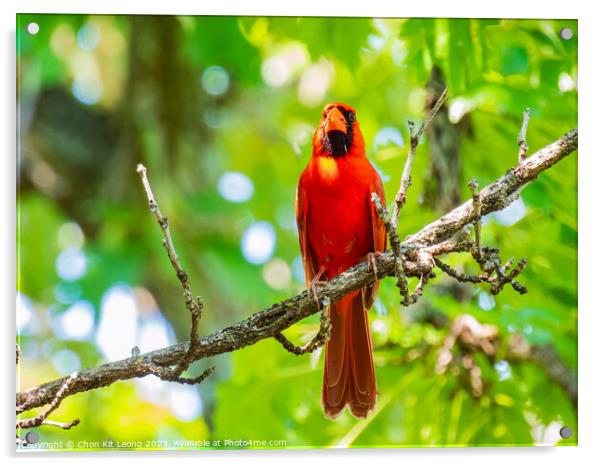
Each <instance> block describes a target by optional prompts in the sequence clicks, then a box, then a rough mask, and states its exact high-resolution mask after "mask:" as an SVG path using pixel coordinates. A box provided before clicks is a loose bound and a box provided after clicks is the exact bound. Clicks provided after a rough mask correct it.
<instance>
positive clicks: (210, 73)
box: [201, 66, 230, 95]
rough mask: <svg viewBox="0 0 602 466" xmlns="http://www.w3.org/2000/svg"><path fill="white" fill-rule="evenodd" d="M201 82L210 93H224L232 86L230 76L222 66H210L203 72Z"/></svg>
mask: <svg viewBox="0 0 602 466" xmlns="http://www.w3.org/2000/svg"><path fill="white" fill-rule="evenodd" d="M201 83H202V85H203V89H205V92H207V93H208V94H211V95H222V94H224V93H225V92H226V91H227V90H228V87H230V76H229V75H228V72H227V71H226V70H225V69H224V68H222V67H221V66H210V67H209V68H207V69H206V70H205V71H204V72H203V76H202V77H201Z"/></svg>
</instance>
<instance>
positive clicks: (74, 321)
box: [52, 301, 94, 340]
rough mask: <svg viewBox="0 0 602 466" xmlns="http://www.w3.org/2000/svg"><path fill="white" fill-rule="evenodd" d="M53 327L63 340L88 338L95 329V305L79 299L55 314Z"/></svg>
mask: <svg viewBox="0 0 602 466" xmlns="http://www.w3.org/2000/svg"><path fill="white" fill-rule="evenodd" d="M52 327H53V329H54V333H55V334H56V336H57V337H59V338H61V339H63V340H87V339H88V338H90V336H91V334H92V331H93V329H94V306H93V305H92V303H90V302H89V301H77V302H75V303H73V304H72V305H71V306H69V308H67V310H66V311H65V312H63V313H60V314H57V315H55V317H54V318H53V320H52Z"/></svg>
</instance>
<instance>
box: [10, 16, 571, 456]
mask: <svg viewBox="0 0 602 466" xmlns="http://www.w3.org/2000/svg"><path fill="white" fill-rule="evenodd" d="M32 22H35V23H37V24H38V25H39V32H38V33H37V34H35V35H32V34H30V33H28V32H27V27H28V25H29V24H30V23H32ZM563 30H564V31H563ZM561 31H563V33H561ZM567 31H570V32H571V33H572V34H567ZM569 35H570V37H569ZM17 54H18V96H17V97H18V110H19V115H18V116H19V134H18V143H19V146H18V148H19V154H18V155H19V158H18V174H17V175H18V199H17V207H18V232H17V245H18V283H17V290H18V297H19V298H20V299H19V302H18V306H17V309H18V312H17V321H18V327H19V325H20V328H18V329H17V331H18V341H19V342H20V344H21V346H22V351H23V358H22V362H21V366H20V373H19V389H20V390H23V389H26V388H28V387H30V386H34V385H37V384H40V383H42V382H46V381H48V380H52V379H54V378H57V377H60V376H64V375H66V374H69V373H71V372H72V371H74V370H78V369H80V368H84V367H92V366H94V365H97V364H100V363H103V362H106V361H107V360H109V359H111V358H113V359H121V358H125V357H128V356H129V355H130V354H129V351H130V349H131V347H133V346H134V345H138V346H139V347H140V348H141V349H142V350H143V351H145V350H146V349H149V348H152V347H160V346H162V345H163V343H164V344H168V343H175V342H176V341H179V340H183V339H185V338H187V333H188V325H189V319H188V314H187V311H186V309H185V308H184V306H183V302H182V299H181V290H180V287H179V283H178V282H177V279H176V277H175V275H174V273H173V271H172V269H171V268H170V264H169V262H168V260H167V258H166V255H165V251H164V250H163V248H162V247H161V244H160V238H161V233H160V230H159V228H158V226H157V225H156V223H155V222H154V219H153V218H152V216H151V215H150V213H149V212H148V209H147V206H146V200H145V196H144V192H143V190H142V188H141V185H140V181H139V178H138V176H137V174H136V171H135V167H136V164H137V163H139V162H142V163H144V164H145V165H146V166H147V167H148V169H149V177H150V180H151V183H152V185H153V188H154V190H155V195H156V196H157V199H158V201H159V204H160V206H161V209H162V211H163V213H164V214H165V215H167V216H168V217H169V221H170V227H171V232H172V235H173V236H174V241H175V245H176V249H177V251H178V253H179V255H180V257H181V260H182V263H183V265H184V268H185V270H186V271H187V272H188V274H189V276H190V280H191V284H192V287H193V292H194V293H195V294H200V295H202V296H203V297H204V298H205V312H204V316H203V320H202V321H201V324H200V332H201V334H203V335H205V334H208V333H211V332H213V331H216V330H218V329H221V328H223V327H225V326H227V325H229V324H232V323H234V322H236V321H238V320H241V319H243V318H245V317H247V316H249V315H250V314H252V313H253V312H256V311H258V310H260V309H262V308H265V307H267V306H269V305H270V304H272V303H274V302H277V301H279V300H282V299H284V298H287V297H289V296H292V295H294V294H296V293H297V292H299V291H301V290H302V289H303V288H304V283H303V274H302V269H301V268H300V260H299V248H298V241H297V236H296V227H295V220H294V200H295V187H296V183H297V180H298V176H299V174H300V173H301V171H302V170H303V168H304V166H305V165H306V163H307V161H308V159H309V157H310V153H311V136H312V134H313V131H314V130H315V127H316V126H317V124H318V122H319V119H320V114H321V110H322V107H323V106H324V105H325V104H326V103H328V102H330V101H343V102H346V103H348V104H350V105H352V106H353V107H355V108H356V109H357V115H358V120H359V122H360V125H361V129H362V132H363V135H364V138H365V140H366V148H367V156H368V158H369V159H370V161H371V162H372V163H373V164H374V165H375V166H376V167H377V168H378V170H379V172H380V174H381V177H382V179H383V182H384V185H385V191H386V195H387V199H388V200H391V199H392V198H393V197H394V193H395V191H396V189H397V186H398V183H399V176H400V174H401V171H402V167H403V163H404V160H405V155H406V154H407V149H408V147H407V146H408V132H407V123H406V122H407V120H414V121H420V120H421V119H422V117H423V115H424V113H425V99H426V98H427V96H428V95H427V90H426V87H427V82H428V81H429V76H431V72H432V70H433V67H437V69H438V70H440V72H441V78H442V79H443V80H444V81H445V83H446V84H447V85H448V86H449V92H450V98H449V101H448V103H447V105H446V107H445V108H444V109H443V110H442V115H444V117H445V116H446V115H448V116H449V118H444V119H445V120H446V121H447V122H448V126H447V127H448V128H449V127H451V128H452V129H450V130H449V131H451V132H452V133H453V134H454V135H455V136H454V137H455V138H457V139H453V138H452V140H454V141H456V142H454V143H453V144H452V146H453V147H456V148H459V151H457V152H458V158H457V161H458V164H459V167H460V169H459V172H458V177H457V179H456V178H455V177H452V176H448V174H447V173H442V178H443V180H447V181H448V182H449V181H450V180H451V185H452V188H451V189H452V192H455V193H456V194H455V196H458V195H459V199H462V200H464V199H467V198H468V196H469V193H468V190H467V189H466V188H465V186H466V183H467V182H468V180H469V179H470V178H473V177H474V178H476V179H477V180H478V181H479V183H480V184H481V186H485V185H486V184H488V183H490V182H492V181H493V180H495V179H496V178H497V177H499V176H501V175H502V174H503V173H505V171H506V170H507V169H508V168H510V167H511V166H512V165H514V164H515V162H516V154H517V147H516V134H517V132H518V130H519V128H520V124H521V121H522V112H523V110H524V109H525V108H526V107H530V108H531V109H532V117H531V122H530V125H529V130H528V143H529V146H530V148H531V152H532V151H534V150H536V149H538V148H540V147H542V146H544V145H546V144H548V143H550V142H552V141H554V140H556V139H557V138H558V137H559V136H560V135H562V134H564V133H565V132H566V131H568V130H569V129H571V128H572V127H574V126H576V122H577V91H576V82H577V22H576V21H568V20H567V21H552V20H496V19H491V20H489V19H488V20H468V19H466V20H465V19H451V20H448V19H368V18H301V19H299V18H262V17H241V18H236V17H154V16H138V17H134V16H80V15H19V16H18V21H17ZM450 134H451V133H450ZM431 138H432V134H429V135H427V136H426V137H425V138H423V141H422V144H421V145H420V146H419V148H418V155H417V159H416V163H415V166H414V171H413V184H412V186H411V188H410V191H409V199H408V203H407V205H406V206H405V207H404V209H403V211H402V214H401V220H400V236H401V237H402V238H403V237H404V236H405V235H407V234H410V233H413V232H415V231H417V230H418V229H420V228H421V227H422V226H423V225H425V224H426V223H428V222H430V221H432V220H434V219H436V218H438V217H439V216H440V215H441V214H442V213H443V211H444V210H445V209H447V208H449V207H450V206H452V205H454V203H457V201H458V200H459V199H450V198H446V197H445V195H441V194H439V196H437V195H435V196H434V197H433V195H432V193H433V192H436V193H437V192H439V193H441V191H440V189H441V188H440V186H438V183H441V181H436V180H434V179H433V177H432V176H430V175H429V173H431V171H430V170H431V168H432V167H431V165H432V163H433V160H432V158H430V157H429V153H431V149H432V148H431V145H432V144H434V143H433V141H432V139H431ZM232 174H234V175H233V176H232ZM224 175H226V177H224ZM228 180H229V181H230V182H231V184H228V183H227V181H228ZM233 180H234V181H233ZM232 183H233V184H232ZM237 183H238V184H237ZM448 184H449V183H448ZM576 190H577V158H576V156H571V157H570V158H569V159H567V160H565V161H563V162H561V163H560V165H559V166H557V167H554V168H553V169H551V170H549V171H546V172H545V173H543V174H542V175H540V176H539V178H538V179H537V181H536V182H535V183H533V184H532V185H530V186H528V187H527V188H526V189H525V190H524V191H523V192H522V194H521V199H520V201H519V202H517V203H516V204H514V205H513V208H512V209H510V210H509V211H507V212H505V215H496V214H492V215H490V216H488V217H486V219H485V226H484V228H483V242H484V244H487V245H491V246H497V247H500V248H501V250H502V257H503V258H508V257H509V256H511V255H512V256H515V257H517V258H520V257H523V256H527V257H528V260H529V263H528V266H527V269H526V270H525V272H524V273H523V274H522V275H521V276H520V280H521V282H522V283H523V284H524V285H526V286H527V287H528V289H529V293H528V294H526V295H524V296H521V295H518V294H517V293H515V292H514V291H513V290H512V289H506V290H504V291H503V292H502V293H501V294H499V295H497V296H495V297H492V296H490V295H489V293H488V290H487V288H485V287H482V286H475V285H473V286H468V287H462V286H458V285H456V284H454V283H452V282H450V281H449V280H448V279H446V278H445V277H443V276H441V274H438V277H437V279H436V280H433V281H432V283H431V284H429V286H428V287H427V289H426V292H425V294H424V296H423V298H422V299H421V300H420V302H419V303H418V304H416V305H414V306H411V307H410V308H404V309H402V308H401V307H400V305H399V295H398V290H397V288H396V287H395V284H394V280H392V279H386V280H384V281H383V283H382V286H381V291H380V294H379V299H378V300H377V303H376V305H375V309H373V310H372V311H371V313H370V319H371V324H372V338H373V344H374V355H375V356H374V359H375V363H376V372H377V379H378V390H379V393H380V396H379V398H378V402H377V408H376V411H375V413H374V414H373V415H372V416H371V417H369V418H368V419H367V420H356V419H354V418H353V417H352V416H350V415H349V414H348V413H347V412H345V413H344V414H343V415H342V416H341V417H339V418H338V419H337V420H336V421H330V420H327V419H325V418H324V415H323V414H322V410H321V407H320V392H321V377H322V360H321V359H320V358H321V356H322V354H321V352H317V353H315V354H312V355H305V356H301V357H296V356H293V355H291V354H289V353H287V352H286V351H284V350H283V349H282V347H281V346H280V345H279V344H278V343H277V342H275V341H274V340H266V341H261V342H259V343H258V344H256V345H254V346H252V347H249V348H245V349H243V350H240V351H237V352H235V353H232V354H226V355H221V356H219V357H217V358H213V359H211V360H210V361H201V362H200V363H197V364H196V365H195V366H193V368H191V369H190V371H189V372H190V375H196V374H198V373H200V371H201V370H202V369H203V368H205V367H207V366H208V365H210V364H216V365H217V367H218V370H217V372H216V373H215V374H214V375H212V376H211V377H210V378H209V379H208V380H207V381H206V382H204V383H203V384H202V385H201V386H200V387H181V386H179V385H177V384H172V383H166V382H159V381H157V380H155V379H153V378H152V377H147V378H146V379H144V380H143V381H128V382H119V383H116V384H114V385H112V386H110V387H107V388H103V389H100V390H96V391H91V392H86V393H81V394H78V395H76V396H73V397H70V398H68V399H67V400H66V401H65V402H63V404H62V405H61V407H60V409H59V410H57V411H56V412H55V413H54V414H53V416H52V419H55V420H62V421H70V420H72V419H73V418H75V417H78V418H80V419H81V421H82V422H81V424H80V425H79V426H77V427H75V428H73V429H72V430H70V431H68V432H64V431H60V430H58V429H53V428H52V427H42V428H40V429H39V433H40V437H41V439H42V440H44V441H47V440H63V441H66V440H71V441H73V442H75V444H74V448H81V449H88V448H94V446H93V445H87V447H86V445H85V444H81V443H78V442H81V441H87V442H95V441H101V442H102V441H103V440H106V439H113V440H115V441H121V442H125V441H142V442H146V441H147V440H151V441H157V442H158V443H156V444H144V447H150V448H157V447H158V448H160V447H164V446H166V445H167V444H165V443H161V442H172V441H174V440H179V439H190V440H199V439H209V440H220V439H221V440H222V441H223V440H224V439H231V440H239V439H243V440H267V441H269V440H284V441H286V445H287V446H288V447H293V448H294V447H322V446H333V445H346V446H365V447H367V446H431V445H434V446H441V445H450V446H452V445H531V444H534V443H549V442H556V441H558V435H557V432H558V429H559V427H560V426H562V425H568V426H570V427H571V428H572V429H573V431H574V432H575V434H574V436H573V437H572V438H571V439H568V440H563V441H561V442H560V444H574V443H575V442H576V438H577V410H576V406H575V404H574V403H572V402H571V398H570V397H569V396H568V395H567V393H566V392H565V391H564V390H563V388H562V387H561V386H559V385H558V384H556V383H555V382H554V381H552V380H550V379H549V378H548V374H547V372H546V371H545V369H544V368H542V367H541V366H539V365H537V364H535V363H533V362H525V361H507V360H505V359H504V357H505V356H504V354H503V350H501V351H499V354H498V355H496V357H495V358H494V359H493V360H490V359H488V358H486V357H485V356H484V355H483V354H477V355H476V361H477V363H478V365H479V367H480V369H481V371H482V380H483V383H484V389H483V393H482V394H481V395H479V396H475V395H474V394H473V393H472V390H471V386H470V383H468V382H467V376H466V370H465V369H463V368H462V367H461V364H459V363H456V362H454V363H453V364H452V365H453V368H452V369H450V370H449V371H447V372H446V373H444V374H438V373H436V372H435V361H436V358H437V354H438V351H439V348H440V347H441V345H442V344H443V340H444V339H445V337H446V335H447V334H448V332H449V321H448V324H447V325H444V326H443V327H442V326H440V325H438V326H435V325H433V324H432V322H431V321H432V319H427V318H424V316H425V315H426V316H432V315H441V314H444V315H445V316H447V317H448V318H449V319H450V320H452V319H454V318H455V317H456V316H458V315H461V314H465V313H468V314H471V315H472V316H474V317H475V318H476V319H477V320H479V321H480V322H483V323H488V324H492V325H495V326H497V327H498V329H499V333H500V337H499V339H500V342H501V344H500V348H504V346H505V343H507V341H508V339H509V337H510V335H512V334H520V335H522V336H523V337H524V338H526V340H527V341H528V342H530V343H531V344H536V345H550V346H549V347H548V348H553V351H555V352H556V353H557V354H558V356H559V357H560V359H561V360H562V362H563V363H564V364H565V365H566V366H567V367H568V368H569V369H570V370H572V371H575V372H576V369H577V367H576V366H577V347H576V343H577V195H576ZM429 193H430V194H429ZM265 222H267V223H265ZM253 226H255V228H256V229H255V230H252V231H256V232H257V231H259V235H260V236H259V238H260V239H262V241H263V243H262V244H264V243H265V244H268V245H270V246H273V248H270V247H267V246H266V247H267V250H266V251H264V252H265V254H264V255H263V257H259V258H256V260H251V261H249V260H248V256H245V254H244V253H243V248H242V246H241V245H242V243H241V242H242V241H243V236H244V234H245V232H248V229H249V228H253ZM272 233H273V237H270V234H272ZM255 238H256V239H257V238H258V237H255ZM446 260H447V261H448V262H450V263H451V264H453V265H454V266H456V267H458V268H464V269H465V270H466V271H468V272H476V269H475V268H474V264H472V263H471V261H470V260H469V258H468V257H466V256H460V255H458V256H454V257H450V258H448V259H446ZM253 262H258V263H253ZM414 284H415V283H414V282H412V285H414ZM103 314H104V315H103ZM111 316H112V317H111ZM103 326H104V327H103ZM317 326H318V316H312V317H311V318H308V319H306V320H305V321H303V322H301V323H299V324H297V325H295V326H293V327H292V328H291V329H290V330H288V331H287V335H288V336H289V337H290V338H291V339H293V340H294V341H297V342H304V341H308V339H309V338H311V336H312V335H313V334H314V333H315V331H316V330H317ZM130 343H131V344H130ZM128 344H129V347H128ZM153 345H155V346H153ZM456 351H457V350H456ZM67 448H68V447H67Z"/></svg>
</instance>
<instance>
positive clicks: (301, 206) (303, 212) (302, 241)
mask: <svg viewBox="0 0 602 466" xmlns="http://www.w3.org/2000/svg"><path fill="white" fill-rule="evenodd" d="M304 180H305V173H303V174H302V175H301V178H300V179H299V184H298V185H297V198H296V200H295V211H296V215H297V230H298V231H299V245H300V246H301V259H303V269H304V270H305V284H306V285H307V286H309V283H310V282H311V280H312V279H313V278H314V275H315V274H316V270H317V269H316V266H317V264H315V263H314V260H313V259H312V254H311V251H310V247H309V239H308V237H307V230H308V229H307V211H308V208H309V202H308V199H307V192H306V190H305V187H304Z"/></svg>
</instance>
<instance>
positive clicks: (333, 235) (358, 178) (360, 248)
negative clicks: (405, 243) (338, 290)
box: [307, 157, 372, 276]
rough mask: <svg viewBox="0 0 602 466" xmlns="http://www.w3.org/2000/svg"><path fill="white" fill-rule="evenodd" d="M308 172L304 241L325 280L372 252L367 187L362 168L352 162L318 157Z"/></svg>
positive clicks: (368, 183) (368, 182) (367, 183)
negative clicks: (307, 244)
mask: <svg viewBox="0 0 602 466" xmlns="http://www.w3.org/2000/svg"><path fill="white" fill-rule="evenodd" d="M320 159H323V160H320ZM365 163H366V164H369V162H368V161H367V160H366V161H365ZM311 168H312V170H310V173H309V175H310V177H309V183H308V184H309V186H308V188H309V189H308V195H307V197H308V218H307V228H308V233H309V234H308V237H309V241H310V244H311V248H312V250H313V252H314V254H315V255H316V256H317V258H318V260H319V261H320V263H321V265H324V266H325V267H326V268H327V276H334V275H336V274H337V273H340V272H341V271H343V270H345V269H347V268H348V267H351V266H353V265H355V264H356V263H357V262H359V261H360V260H362V259H363V258H364V257H365V256H366V254H368V252H370V251H371V249H372V224H371V217H370V215H371V214H370V205H369V197H370V186H371V184H370V180H369V179H368V178H367V177H366V176H365V173H364V169H365V167H363V164H361V163H358V162H356V161H353V160H351V161H349V160H344V158H342V159H341V160H338V159H333V158H326V157H320V158H318V160H317V161H316V164H315V166H313V167H311ZM371 168H372V167H370V169H371Z"/></svg>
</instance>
